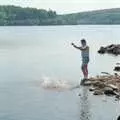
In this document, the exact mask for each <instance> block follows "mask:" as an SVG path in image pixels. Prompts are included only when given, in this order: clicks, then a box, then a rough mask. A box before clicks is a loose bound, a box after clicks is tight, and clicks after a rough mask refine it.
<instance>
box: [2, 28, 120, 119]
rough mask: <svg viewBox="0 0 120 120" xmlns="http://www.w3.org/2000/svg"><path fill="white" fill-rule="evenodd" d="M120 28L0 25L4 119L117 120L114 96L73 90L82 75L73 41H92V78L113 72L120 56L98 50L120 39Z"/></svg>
mask: <svg viewBox="0 0 120 120" xmlns="http://www.w3.org/2000/svg"><path fill="white" fill-rule="evenodd" d="M119 32H120V26H51V27H0V95H1V97H0V119H1V120H68V119H69V120H73V119H74V120H116V117H117V116H118V115H119V114H120V103H119V102H118V101H115V99H114V98H109V97H105V96H97V97H96V96H93V95H92V94H91V93H89V92H88V90H87V88H82V87H81V88H77V89H73V90H71V89H70V88H71V87H74V86H76V85H78V84H79V81H80V79H81V78H82V73H81V70H80V64H81V56H80V52H79V51H78V50H75V49H74V48H72V47H71V45H70V43H71V42H75V43H76V44H77V45H79V43H80V42H79V40H80V39H81V38H83V37H84V38H86V39H87V40H88V44H89V46H90V63H89V75H90V76H93V75H98V74H100V73H101V72H109V73H111V74H112V73H113V67H114V66H115V64H116V63H117V62H119V61H120V57H115V56H111V55H102V56H101V55H99V54H97V50H98V48H99V47H100V46H101V45H108V44H111V43H116V44H117V43H120V40H119V39H120V34H119ZM79 93H80V94H81V96H78V94H79Z"/></svg>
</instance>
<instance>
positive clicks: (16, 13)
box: [0, 6, 120, 26]
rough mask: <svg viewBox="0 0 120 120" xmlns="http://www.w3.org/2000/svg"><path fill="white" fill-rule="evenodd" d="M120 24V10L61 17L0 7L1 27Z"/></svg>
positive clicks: (43, 11)
mask: <svg viewBox="0 0 120 120" xmlns="http://www.w3.org/2000/svg"><path fill="white" fill-rule="evenodd" d="M82 24H120V8H116V9H105V10H96V11H88V12H80V13H73V14H63V15H59V14H57V13H56V11H53V10H48V11H47V10H44V9H36V8H22V7H18V6H0V25H1V26H12V25H14V26H15V25H16V26H17V25H19V26H22V25H28V26H31V25H82Z"/></svg>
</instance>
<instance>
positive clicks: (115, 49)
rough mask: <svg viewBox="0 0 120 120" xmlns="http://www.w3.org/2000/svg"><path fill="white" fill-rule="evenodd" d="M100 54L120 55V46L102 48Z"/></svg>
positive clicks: (112, 45) (113, 45)
mask: <svg viewBox="0 0 120 120" xmlns="http://www.w3.org/2000/svg"><path fill="white" fill-rule="evenodd" d="M98 53H100V54H105V53H108V54H113V55H120V44H111V45H108V46H105V47H103V46H101V47H100V49H99V50H98Z"/></svg>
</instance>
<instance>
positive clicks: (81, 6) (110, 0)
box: [0, 0, 120, 14]
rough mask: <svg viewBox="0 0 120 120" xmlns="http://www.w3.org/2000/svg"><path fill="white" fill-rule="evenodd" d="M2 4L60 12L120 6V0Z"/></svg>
mask: <svg viewBox="0 0 120 120" xmlns="http://www.w3.org/2000/svg"><path fill="white" fill-rule="evenodd" d="M0 5H17V6H21V7H34V8H39V9H46V10H48V9H52V10H55V11H56V12H57V13H58V14H66V13H75V12H82V11H90V10H99V9H109V8H120V0H0Z"/></svg>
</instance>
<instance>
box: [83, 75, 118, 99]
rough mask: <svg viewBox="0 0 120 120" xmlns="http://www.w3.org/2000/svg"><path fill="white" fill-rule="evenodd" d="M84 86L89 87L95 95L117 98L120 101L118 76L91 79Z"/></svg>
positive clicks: (102, 76)
mask: <svg viewBox="0 0 120 120" xmlns="http://www.w3.org/2000/svg"><path fill="white" fill-rule="evenodd" d="M84 86H88V87H89V91H91V92H93V95H107V96H115V98H116V99H118V100H120V75H118V74H115V75H109V74H108V75H101V76H96V77H91V78H89V79H88V80H87V81H86V82H85V83H84Z"/></svg>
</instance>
